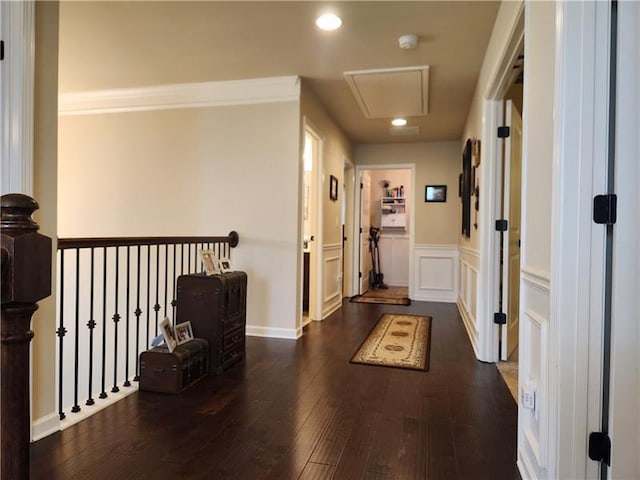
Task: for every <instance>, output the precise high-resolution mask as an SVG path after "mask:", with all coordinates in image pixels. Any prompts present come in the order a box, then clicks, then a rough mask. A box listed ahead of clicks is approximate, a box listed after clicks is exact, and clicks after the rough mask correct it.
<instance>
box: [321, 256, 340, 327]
mask: <svg viewBox="0 0 640 480" xmlns="http://www.w3.org/2000/svg"><path fill="white" fill-rule="evenodd" d="M322 263H323V265H322V267H323V268H322V270H323V275H322V277H323V279H324V283H323V285H322V318H323V319H324V318H326V317H328V316H329V315H331V314H332V313H333V312H335V311H336V310H338V309H339V308H340V307H341V305H342V244H340V243H331V244H325V245H323V247H322Z"/></svg>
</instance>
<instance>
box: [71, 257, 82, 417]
mask: <svg viewBox="0 0 640 480" xmlns="http://www.w3.org/2000/svg"><path fill="white" fill-rule="evenodd" d="M75 330H76V332H75V339H74V347H75V352H74V355H73V407H71V411H72V412H73V413H78V412H79V411H80V405H78V365H79V362H78V357H79V356H80V249H79V248H76V321H75Z"/></svg>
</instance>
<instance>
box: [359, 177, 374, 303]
mask: <svg viewBox="0 0 640 480" xmlns="http://www.w3.org/2000/svg"><path fill="white" fill-rule="evenodd" d="M360 185H361V187H360V275H361V276H360V294H363V293H365V292H366V291H367V290H369V272H370V271H371V268H373V267H372V264H371V252H370V251H369V227H370V226H371V177H370V176H369V172H362V174H361V176H360Z"/></svg>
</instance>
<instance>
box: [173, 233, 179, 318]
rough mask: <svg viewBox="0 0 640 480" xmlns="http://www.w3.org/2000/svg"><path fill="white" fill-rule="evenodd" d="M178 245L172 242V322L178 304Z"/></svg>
mask: <svg viewBox="0 0 640 480" xmlns="http://www.w3.org/2000/svg"><path fill="white" fill-rule="evenodd" d="M177 247H178V246H177V245H176V244H175V243H174V244H173V272H172V273H173V292H172V295H171V296H172V297H173V298H172V300H171V315H173V318H174V323H175V318H176V305H177V304H178V302H177V300H176V297H177V295H176V289H177V288H178V287H177V285H178V275H176V248H177Z"/></svg>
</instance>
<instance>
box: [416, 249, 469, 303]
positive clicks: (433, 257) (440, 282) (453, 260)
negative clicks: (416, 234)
mask: <svg viewBox="0 0 640 480" xmlns="http://www.w3.org/2000/svg"><path fill="white" fill-rule="evenodd" d="M413 264H414V270H413V272H414V282H413V292H410V293H411V298H412V299H413V300H417V301H425V302H449V303H456V301H457V299H458V272H459V268H458V246H457V245H415V247H414V249H413Z"/></svg>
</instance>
